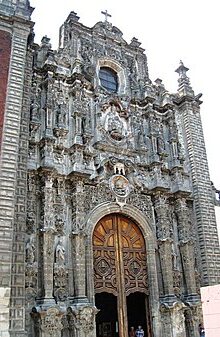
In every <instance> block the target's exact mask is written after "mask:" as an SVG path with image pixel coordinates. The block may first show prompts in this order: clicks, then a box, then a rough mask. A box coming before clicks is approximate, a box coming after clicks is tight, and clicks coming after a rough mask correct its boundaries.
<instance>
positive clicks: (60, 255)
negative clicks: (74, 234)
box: [55, 239, 65, 264]
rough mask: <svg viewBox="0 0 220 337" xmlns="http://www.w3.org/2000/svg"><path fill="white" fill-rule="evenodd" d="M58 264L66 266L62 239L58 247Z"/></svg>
mask: <svg viewBox="0 0 220 337" xmlns="http://www.w3.org/2000/svg"><path fill="white" fill-rule="evenodd" d="M55 261H56V263H59V264H64V262H65V248H64V247H63V242H62V240H61V239H60V240H59V241H58V244H57V247H56V260H55Z"/></svg>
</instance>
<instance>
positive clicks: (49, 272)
mask: <svg viewBox="0 0 220 337" xmlns="http://www.w3.org/2000/svg"><path fill="white" fill-rule="evenodd" d="M43 178H44V183H45V185H44V190H43V193H44V202H43V205H42V206H43V214H44V215H43V222H42V229H41V241H42V247H41V249H42V252H41V254H42V256H43V259H42V263H43V266H42V270H43V289H44V302H49V303H50V302H52V303H53V302H54V298H53V263H54V233H55V228H54V211H53V188H52V186H53V182H54V179H53V177H52V176H51V174H50V172H48V174H47V173H46V172H45V176H44V177H43Z"/></svg>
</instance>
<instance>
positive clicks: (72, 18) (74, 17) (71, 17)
mask: <svg viewBox="0 0 220 337" xmlns="http://www.w3.org/2000/svg"><path fill="white" fill-rule="evenodd" d="M66 21H67V22H71V21H75V22H77V21H79V16H78V15H77V13H76V12H74V11H72V12H70V14H69V15H68V17H67V19H66Z"/></svg>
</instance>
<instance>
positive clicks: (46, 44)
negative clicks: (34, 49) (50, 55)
mask: <svg viewBox="0 0 220 337" xmlns="http://www.w3.org/2000/svg"><path fill="white" fill-rule="evenodd" d="M41 47H44V48H48V49H51V43H50V38H49V37H47V35H45V36H43V37H42V39H41Z"/></svg>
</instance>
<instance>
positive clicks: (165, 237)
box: [154, 193, 174, 299]
mask: <svg viewBox="0 0 220 337" xmlns="http://www.w3.org/2000/svg"><path fill="white" fill-rule="evenodd" d="M154 209H155V212H156V226H157V240H158V246H159V255H160V261H161V271H162V277H163V288H164V297H165V298H166V297H167V298H168V299H169V298H171V299H172V298H173V297H174V291H173V271H172V267H173V263H172V241H173V240H172V238H171V232H172V231H171V223H170V218H169V213H168V212H169V204H168V202H167V197H166V196H165V195H163V194H160V193H158V194H156V195H155V197H154Z"/></svg>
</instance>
